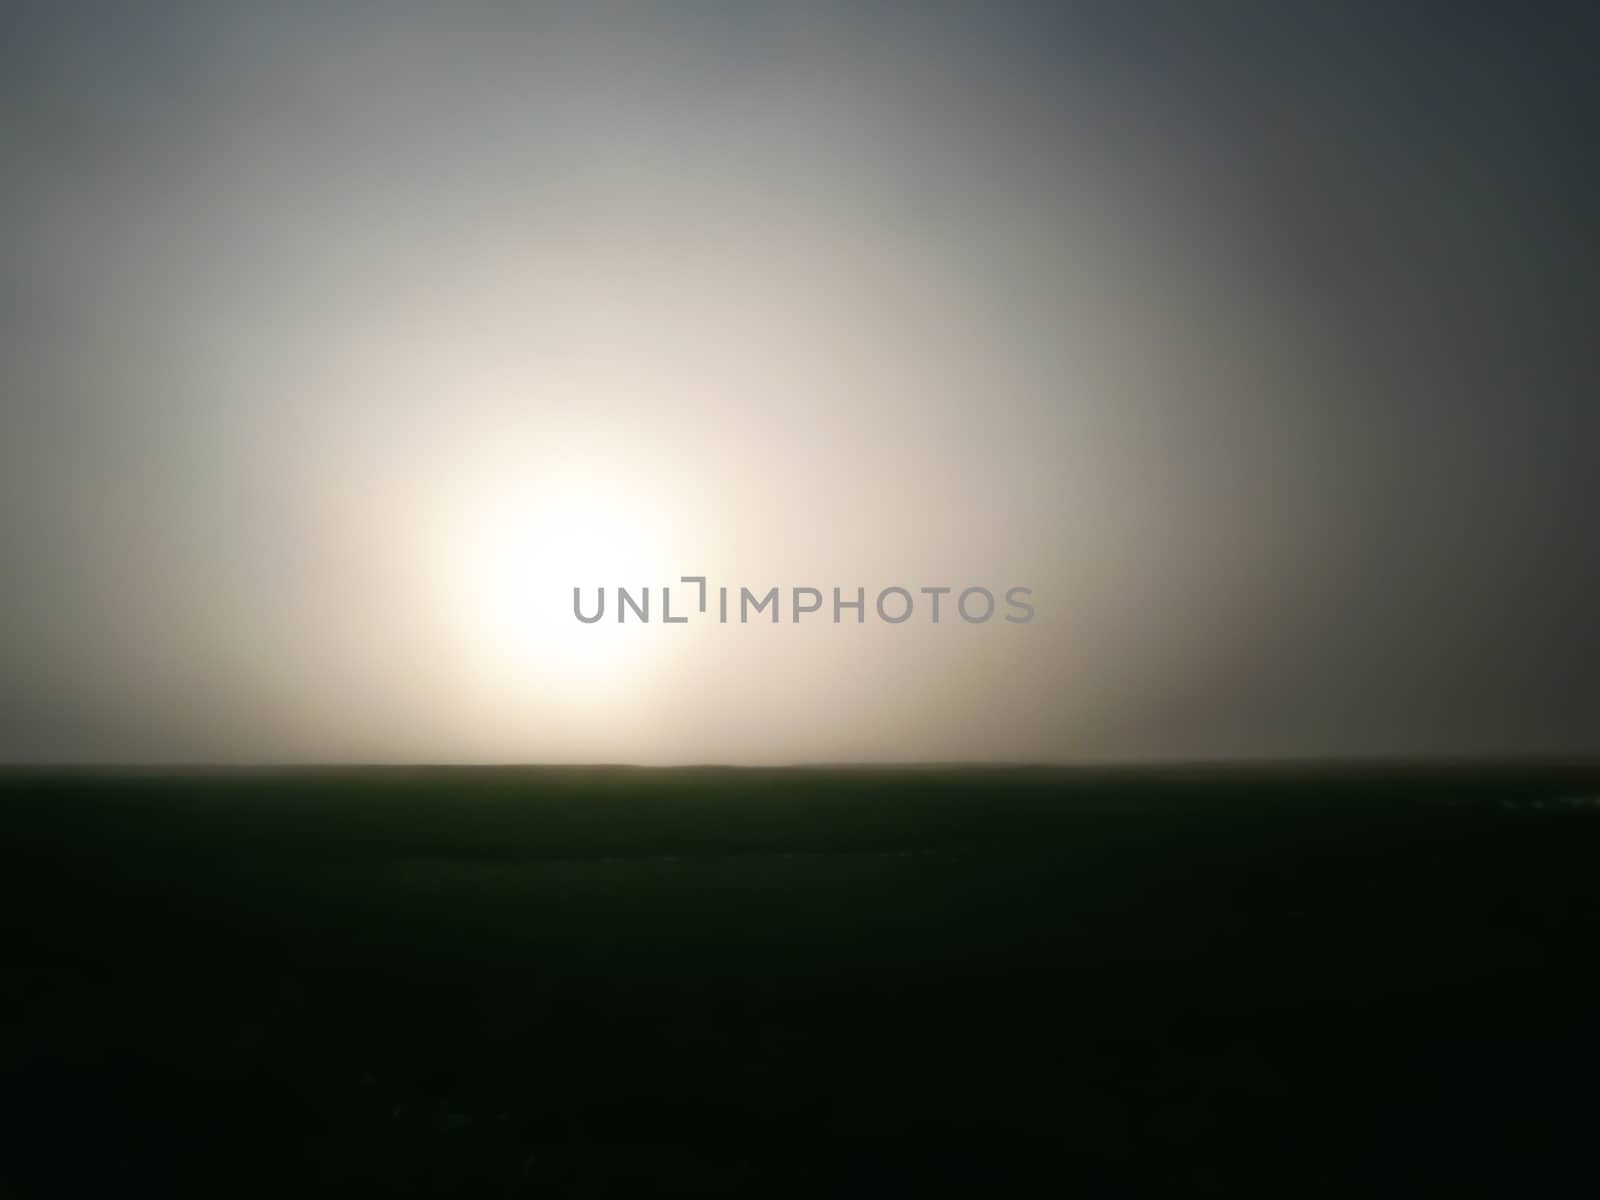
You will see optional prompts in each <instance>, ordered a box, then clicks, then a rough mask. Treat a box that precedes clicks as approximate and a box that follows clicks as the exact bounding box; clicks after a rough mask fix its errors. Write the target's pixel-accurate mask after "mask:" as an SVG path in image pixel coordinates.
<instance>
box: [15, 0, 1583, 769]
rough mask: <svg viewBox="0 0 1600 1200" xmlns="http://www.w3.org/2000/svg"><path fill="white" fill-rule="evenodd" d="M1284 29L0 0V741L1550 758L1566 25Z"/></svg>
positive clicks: (1577, 648)
mask: <svg viewBox="0 0 1600 1200" xmlns="http://www.w3.org/2000/svg"><path fill="white" fill-rule="evenodd" d="M1321 7H1322V8H1323V9H1326V10H1328V11H1323V12H1320V13H1312V12H1311V11H1309V10H1310V9H1311V8H1312V6H1309V5H1292V6H1291V5H1283V4H1276V3H1274V4H1268V3H1261V4H1227V5H1212V4H1194V3H1191V2H1183V3H1176V2H1175V3H1155V4H1140V3H1127V2H1122V3H1103V4H1101V3H1083V4H1054V5H1027V4H1007V3H995V2H993V0H986V2H984V3H977V2H974V3H970V4H945V5H940V4H930V3H921V4H905V5H861V4H843V3H840V4H830V3H818V2H815V0H804V2H800V0H796V2H795V3H792V4H787V5H776V4H767V3H758V2H755V0H717V2H711V0H704V2H685V3H671V2H662V3H655V4H616V3H596V2H594V0H583V2H581V3H574V4H571V5H568V6H542V5H517V4H512V3H499V4H470V3H461V2H452V3H437V4H434V5H431V6H414V5H407V4H400V3H385V4H381V5H380V4H372V5H337V4H328V3H306V4H287V3H272V4H263V3H260V2H259V0H253V2H251V3H229V2H218V0H205V2H204V3H194V4H182V3H167V4H162V5H129V4H122V3H117V4H112V3H104V4H92V5H83V4H72V3H62V2H60V0H52V2H50V3H38V4H6V5H4V7H3V10H0V11H3V32H0V121H3V125H0V371H3V376H0V378H3V392H0V512H3V513H4V517H3V523H0V589H3V590H0V758H4V759H10V760H45V759H48V760H62V759H66V760H77V759H99V760H106V759H179V760H196V759H206V760H282V759H318V760H325V759H342V760H372V759H381V760H427V761H455V760H462V761H473V760H497V761H503V760H530V761H536V760H565V761H572V760H607V761H617V760H624V761H645V762H683V761H731V762H789V761H806V760H856V759H941V760H949V759H960V758H975V759H992V758H993V759H1043V760H1067V761H1073V760H1083V759H1109V758H1140V759H1143V758H1195V757H1239V756H1256V755H1341V754H1432V753H1449V754H1472V753H1485V754H1489V753H1501V752H1583V751H1588V752H1596V751H1600V466H1597V461H1600V460H1597V452H1600V403H1597V397H1596V394H1595V389H1596V384H1597V381H1600V349H1597V347H1600V340H1597V338H1596V327H1597V320H1596V317H1597V314H1600V270H1597V268H1600V261H1597V248H1600V240H1597V236H1596V233H1597V217H1596V213H1600V166H1597V163H1600V152H1597V150H1596V147H1597V146H1600V128H1597V126H1600V72H1597V71H1596V70H1595V67H1594V63H1595V54H1596V48H1597V45H1600V41H1597V37H1596V34H1597V32H1600V28H1597V23H1596V21H1595V19H1594V18H1592V17H1587V16H1585V15H1584V10H1585V9H1586V8H1587V7H1588V6H1584V5H1577V4H1573V5H1557V4H1550V5H1537V4H1535V5H1511V4H1499V5H1488V4H1476V3H1465V2H1462V0H1457V2H1454V3H1438V4H1413V5H1396V4H1392V3H1389V2H1388V0H1373V2H1370V3H1344V4H1339V5H1324V6H1321ZM1291 9H1292V12H1291ZM1402 9H1403V10H1404V11H1399V10H1402ZM1334 10H1336V11H1334ZM691 574H696V575H706V576H708V577H709V579H710V581H711V585H712V587H717V586H719V585H728V586H731V587H732V588H734V589H737V588H739V587H741V586H748V587H750V588H751V589H752V590H756V591H760V592H764V591H765V590H766V589H767V588H769V587H771V586H774V585H776V586H779V587H781V588H784V589H788V588H790V587H794V586H812V587H816V588H818V589H819V590H821V591H823V592H824V594H825V595H828V596H830V597H831V590H832V588H834V587H840V588H842V589H844V590H845V591H846V593H847V594H853V592H854V589H855V588H856V587H858V586H860V587H865V588H866V589H867V594H868V604H869V608H870V605H871V597H872V596H873V595H874V594H875V593H876V592H877V590H878V589H880V588H883V587H888V586H903V587H906V588H908V589H911V590H913V591H915V589H917V588H919V587H922V586H936V585H942V586H950V587H953V588H955V589H957V590H958V591H959V590H960V589H961V588H964V587H968V586H986V587H988V588H990V589H991V590H992V591H995V592H996V593H1000V592H1003V591H1004V590H1005V589H1006V588H1009V587H1012V586H1026V587H1030V588H1032V589H1033V596H1032V600H1033V603H1034V605H1035V608H1036V612H1037V615H1036V617H1035V619H1034V620H1033V621H1032V622H1031V623H1028V624H1025V625H1014V624H1008V623H1006V622H1004V621H1001V620H999V619H996V620H994V621H991V622H990V623H988V624H984V625H967V624H965V623H963V622H961V621H959V620H951V619H950V618H949V614H948V610H947V612H946V616H945V619H944V620H943V621H942V622H941V623H940V624H939V625H937V626H935V625H933V624H932V623H931V622H929V621H927V620H926V618H925V616H924V614H923V611H922V610H919V611H918V612H917V614H916V615H915V616H914V617H913V619H912V620H911V621H909V622H907V623H905V624H903V625H899V626H890V625H887V624H884V623H883V622H881V621H879V620H877V619H876V617H875V615H872V614H870V613H869V618H868V620H867V621H866V623H864V624H862V625H855V624H853V623H850V622H848V621H847V622H845V623H842V624H839V625H834V624H833V623H832V622H831V619H829V614H828V613H827V611H826V610H825V611H824V613H823V614H821V616H820V617H813V618H809V619H807V620H803V621H802V622H801V623H800V624H798V625H797V624H794V623H793V622H791V621H790V620H789V617H788V613H787V611H786V612H785V614H784V620H783V622H782V623H781V624H779V625H777V626H772V625H769V624H765V623H762V622H757V623H752V624H749V625H740V624H737V623H731V624H728V625H720V624H718V623H716V622H715V621H714V620H708V619H706V618H699V619H697V620H696V621H694V622H691V623H690V624H688V625H683V626H677V625H673V626H665V625H662V624H660V623H659V619H657V620H656V621H653V622H652V623H651V624H649V625H646V626H634V625H628V626H620V627H619V626H617V625H615V624H614V623H613V622H612V621H611V620H610V619H609V616H610V614H609V613H608V619H607V621H606V622H603V623H602V624H599V625H596V626H592V627H591V626H586V625H581V624H580V623H578V622H577V621H575V620H574V619H573V617H572V615H571V589H572V587H573V586H574V585H575V584H576V585H581V586H583V587H584V588H586V589H588V594H590V595H592V594H593V589H594V588H596V587H598V586H602V585H603V586H606V587H607V588H608V589H610V588H613V587H615V586H616V585H619V584H621V585H627V586H630V587H632V588H635V589H638V588H641V587H644V586H650V587H651V589H652V591H653V592H655V593H656V594H655V596H654V599H655V602H656V605H657V606H659V602H660V596H659V588H660V587H661V585H664V584H674V583H675V582H676V581H677V579H678V577H679V576H681V575H691ZM680 590H681V593H682V595H681V597H680ZM691 594H692V589H688V588H683V587H682V585H679V587H678V588H675V589H674V597H673V598H674V606H675V608H676V607H677V606H678V604H679V601H680V598H681V599H685V600H686V599H687V598H688V597H689V596H690V595H691ZM613 599H614V598H613ZM919 599H922V598H920V597H919ZM946 603H947V604H948V603H949V601H946ZM785 604H786V605H787V597H786V598H785ZM652 616H653V617H657V618H659V608H658V607H657V608H656V609H655V610H654V611H653V612H652Z"/></svg>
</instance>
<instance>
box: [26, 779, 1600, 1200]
mask: <svg viewBox="0 0 1600 1200" xmlns="http://www.w3.org/2000/svg"><path fill="white" fill-rule="evenodd" d="M0 814H3V815H0V820H3V821H4V830H5V837H4V840H3V852H0V853H3V860H0V869H3V872H4V874H3V879H0V900H3V902H4V903H3V912H4V917H3V921H4V929H3V932H4V935H5V939H6V941H5V946H6V951H5V959H4V966H3V977H0V985H3V987H4V994H5V999H4V1000H3V1001H0V1013H3V1016H4V1024H3V1027H0V1033H3V1042H0V1053H3V1055H4V1063H5V1072H4V1081H5V1082H4V1087H3V1089H0V1195H5V1196H7V1197H10V1196H33V1195H39V1196H56V1195H65V1196H70V1195H85V1196H102V1195H110V1194H114V1193H115V1192H118V1191H124V1190H126V1189H128V1188H139V1187H140V1186H141V1185H143V1186H155V1187H158V1188H171V1187H175V1186H186V1187H200V1188H204V1189H206V1190H207V1191H208V1192H210V1193H212V1194H217V1195H283V1194H293V1193H297V1192H298V1193H304V1194H311V1193H312V1192H315V1191H327V1192H338V1193H341V1194H348V1195H368V1194H372V1195H396V1196H402V1195H435V1194H437V1195H494V1196H520V1195H530V1196H531V1195H551V1196H576V1195H601V1194H613V1193H617V1192H623V1191H626V1192H633V1193H663V1192H665V1193H668V1194H689V1195H705V1194H722V1195H735V1194H736V1195H741V1196H751V1195H760V1196H787V1195H797V1196H798V1195H806V1196H817V1195H828V1196H832V1195H883V1194H897V1193H902V1192H910V1191H922V1190H925V1189H927V1188H929V1187H932V1186H934V1185H943V1187H944V1188H945V1189H949V1188H951V1187H956V1188H959V1189H961V1190H965V1191H969V1192H973V1193H977V1194H999V1195H1010V1194H1021V1193H1023V1192H1025V1191H1029V1192H1031V1191H1035V1190H1037V1191H1045V1192H1056V1193H1059V1192H1062V1191H1073V1190H1079V1189H1083V1188H1087V1189H1088V1190H1089V1193H1090V1194H1102V1193H1104V1192H1105V1191H1114V1190H1118V1189H1122V1188H1126V1189H1127V1190H1138V1191H1140V1192H1141V1193H1142V1194H1150V1189H1151V1188H1152V1187H1153V1188H1155V1189H1156V1191H1155V1194H1167V1193H1177V1192H1179V1191H1181V1192H1183V1193H1185V1194H1193V1193H1195V1192H1197V1191H1198V1192H1200V1193H1202V1194H1210V1193H1218V1194H1220V1193H1223V1192H1230V1191H1232V1190H1233V1188H1234V1187H1235V1186H1236V1185H1237V1184H1238V1183H1239V1182H1240V1181H1241V1179H1242V1178H1243V1177H1244V1176H1246V1175H1249V1176H1255V1177H1258V1179H1259V1178H1264V1179H1265V1180H1266V1181H1267V1182H1270V1183H1273V1184H1275V1185H1276V1186H1277V1187H1278V1188H1279V1189H1280V1190H1281V1191H1282V1192H1283V1193H1284V1194H1289V1195H1296V1196H1306V1195H1329V1196H1333V1195H1338V1196H1349V1195H1352V1194H1364V1195H1370V1194H1384V1195H1389V1194H1393V1195H1418V1194H1429V1193H1431V1192H1432V1191H1433V1190H1435V1189H1437V1188H1442V1187H1444V1186H1448V1185H1453V1184H1459V1183H1474V1184H1477V1185H1479V1186H1480V1187H1482V1186H1484V1185H1487V1186H1488V1187H1489V1188H1490V1190H1492V1191H1496V1192H1498V1194H1501V1195H1508V1196H1509V1195H1517V1196H1543V1195H1551V1196H1568V1195H1570V1196H1579V1195H1583V1196H1589V1195H1595V1194H1600V1120H1597V1117H1600V1082H1597V1081H1600V1025H1597V1023H1596V1020H1595V1014H1596V1013H1597V1012H1600V972H1597V971H1596V968H1595V963H1596V961H1597V953H1600V769H1594V768H1586V767H1567V768H1557V767H1544V768H1538V769H1534V768H1521V769H1513V768H1505V769H1497V770H1489V769H1470V770H1469V769H1466V768H1457V769H1425V768H1411V769H1398V768H1381V769H1380V768H1376V767H1374V768H1346V769H1338V770H1335V769H1312V768H1305V769H1299V770H1287V769H1278V770H1265V769H1261V770H1248V769H1224V768H1211V769H1191V770H1178V769H1173V770H1166V771H1155V770H1146V771H1062V770H1052V769H1042V768H1041V769H1021V768H1018V769H1013V768H917V769H909V768H908V769H901V768H881V769H839V770H770V771H769V770H723V769H685V770H673V771H657V770H643V769H631V768H530V769H484V770H450V769H437V770H433V769H429V770H309V769H307V770H252V771H201V770H173V771H145V772H135V771H110V770H94V771H91V770H80V771H45V770H22V769H15V770H10V771H6V772H0ZM1035 1178H1036V1179H1038V1181H1039V1182H1038V1183H1037V1184H1034V1185H1030V1186H1026V1187H1025V1186H1024V1182H1023V1181H1025V1180H1031V1179H1035Z"/></svg>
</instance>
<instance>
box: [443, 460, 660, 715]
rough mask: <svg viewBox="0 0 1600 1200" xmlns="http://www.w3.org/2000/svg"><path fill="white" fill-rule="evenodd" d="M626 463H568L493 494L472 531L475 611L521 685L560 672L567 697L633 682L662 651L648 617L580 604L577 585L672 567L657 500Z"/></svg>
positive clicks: (634, 581)
mask: <svg viewBox="0 0 1600 1200" xmlns="http://www.w3.org/2000/svg"><path fill="white" fill-rule="evenodd" d="M621 474H622V472H621V471H620V470H619V469H618V468H617V467H616V466H615V465H612V466H610V467H606V466H605V465H603V464H595V465H588V466H585V467H584V468H582V469H570V470H564V471H562V472H561V473H560V474H559V475H558V476H552V477H549V478H546V479H545V480H543V481H542V482H539V483H536V484H534V485H532V486H530V487H528V488H527V489H526V490H525V491H523V492H522V493H521V494H518V495H514V496H511V497H502V498H500V499H499V500H497V501H496V502H495V503H493V504H492V505H491V506H489V511H488V512H486V513H484V514H483V516H482V517H481V518H480V520H479V523H478V524H477V525H476V527H475V528H474V529H473V530H471V531H469V533H468V536H467V537H466V539H464V540H465V542H466V544H468V545H471V546H472V547H473V555H472V558H473V561H472V562H471V564H470V565H469V569H468V570H467V571H466V572H465V578H466V580H467V582H468V586H467V589H466V593H467V594H466V595H465V597H464V600H465V608H466V612H465V616H466V618H467V620H468V621H469V623H470V626H471V629H472V631H473V633H474V635H475V636H474V639H473V640H474V641H475V642H476V643H477V646H478V649H479V652H480V654H481V656H482V659H483V661H484V664H485V666H486V668H487V669H488V670H490V671H491V672H492V673H493V674H495V675H499V676H502V677H505V676H509V677H510V678H511V680H512V681H513V682H516V683H518V684H519V685H527V684H529V683H533V684H538V683H545V682H547V683H549V684H551V685H552V687H556V688H559V691H560V694H561V695H562V697H563V698H564V699H569V698H574V697H579V696H590V697H594V696H599V695H605V694H609V693H612V692H615V691H616V690H618V689H620V688H625V687H634V686H636V685H638V684H640V683H641V682H643V681H644V680H645V679H646V678H647V677H648V676H649V674H650V673H651V672H652V671H653V670H654V667H655V665H656V659H657V657H658V656H659V654H660V653H661V652H662V646H661V644H660V639H652V638H650V637H649V636H648V635H649V630H648V627H645V626H642V625H639V624H632V623H629V624H620V623H618V622H617V621H616V620H615V619H614V614H612V613H611V612H608V613H607V614H606V619H605V620H604V621H600V622H597V623H595V624H584V623H583V622H581V621H579V620H577V618H576V617H575V616H574V615H573V589H574V588H575V587H577V588H582V589H583V591H584V594H585V595H586V596H587V597H588V605H589V611H591V612H592V611H593V603H594V595H595V590H596V589H597V588H600V587H605V588H607V589H608V590H609V589H614V588H616V587H617V586H619V585H621V586H625V587H629V588H635V589H636V588H638V587H641V586H643V585H646V584H651V583H655V582H657V581H659V580H662V579H665V578H668V577H670V572H671V568H672V565H673V564H672V555H671V546H670V545H669V542H668V537H667V534H666V532H665V531H664V530H663V529H662V528H661V526H660V525H659V523H658V519H657V518H656V516H655V515H654V514H653V512H652V510H651V507H650V506H649V505H648V504H647V503H645V502H644V498H643V497H642V496H640V495H636V494H635V490H634V489H633V488H630V487H628V486H627V485H626V484H623V483H622V482H620V480H619V479H618V476H619V475H621Z"/></svg>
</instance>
